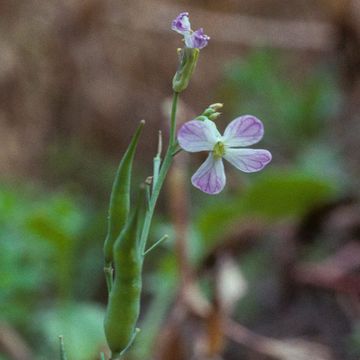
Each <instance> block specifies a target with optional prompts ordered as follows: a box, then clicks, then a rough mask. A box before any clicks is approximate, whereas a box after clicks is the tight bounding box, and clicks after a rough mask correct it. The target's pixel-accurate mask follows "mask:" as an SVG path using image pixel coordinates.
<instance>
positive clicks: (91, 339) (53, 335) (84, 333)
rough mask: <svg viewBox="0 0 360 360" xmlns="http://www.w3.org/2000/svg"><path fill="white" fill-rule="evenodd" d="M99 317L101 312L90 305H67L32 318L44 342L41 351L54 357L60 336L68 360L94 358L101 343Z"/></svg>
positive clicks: (102, 342) (101, 318)
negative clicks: (34, 319) (62, 337)
mask: <svg viewBox="0 0 360 360" xmlns="http://www.w3.org/2000/svg"><path fill="white" fill-rule="evenodd" d="M103 318H104V309H103V308H102V307H100V306H99V305H95V304H91V303H68V304H66V305H63V306H59V307H55V308H51V309H48V310H46V311H44V312H42V313H41V314H39V315H38V317H37V318H36V322H37V324H38V327H39V328H38V330H39V332H40V333H41V334H42V338H43V339H45V341H44V343H43V349H42V352H44V354H46V353H47V354H49V353H50V354H58V353H59V340H58V337H59V334H61V335H63V336H64V343H65V350H66V354H67V356H68V358H69V359H76V360H89V359H93V358H95V357H96V355H97V354H98V353H99V351H100V349H101V347H102V346H104V344H105V338H104V333H103V328H102V323H103ZM44 357H45V355H44ZM47 358H49V356H47ZM52 358H54V357H52Z"/></svg>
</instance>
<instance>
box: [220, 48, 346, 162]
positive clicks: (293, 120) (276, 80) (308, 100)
mask: <svg viewBox="0 0 360 360" xmlns="http://www.w3.org/2000/svg"><path fill="white" fill-rule="evenodd" d="M284 59H285V58H283V57H280V56H279V55H278V54H276V53H275V52H271V51H265V50H263V51H258V52H254V53H251V54H250V55H249V56H248V57H247V58H246V60H244V61H235V62H233V63H232V64H230V65H229V66H228V67H227V68H226V71H225V79H226V80H225V84H224V86H223V87H222V89H221V92H222V96H223V97H224V98H225V100H226V105H227V106H230V108H231V112H232V114H233V115H235V116H238V114H243V113H249V114H256V115H257V116H258V117H259V118H260V119H262V120H263V122H264V125H265V129H266V138H265V141H266V142H270V143H271V144H272V149H273V150H278V151H281V152H282V153H283V154H282V155H285V156H287V157H288V158H289V157H291V156H292V155H294V154H296V153H297V152H299V150H300V151H301V148H302V147H303V146H306V144H307V143H308V142H311V141H315V140H318V139H319V138H321V137H323V136H324V135H325V134H327V124H328V120H329V118H333V117H334V116H335V114H336V111H337V108H338V105H339V102H340V99H339V92H338V91H337V87H336V85H335V79H334V77H333V75H332V73H331V72H330V71H328V70H326V69H316V71H313V72H312V73H308V74H304V72H303V69H302V68H300V69H299V71H298V72H294V70H293V68H294V64H293V63H292V64H291V67H290V66H289V64H287V63H286V62H285V60H284ZM290 68H291V69H292V70H290Z"/></svg>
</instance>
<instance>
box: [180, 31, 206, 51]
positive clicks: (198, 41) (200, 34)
mask: <svg viewBox="0 0 360 360" xmlns="http://www.w3.org/2000/svg"><path fill="white" fill-rule="evenodd" d="M184 39H185V45H186V46H187V47H189V48H197V49H202V48H204V47H205V46H206V45H207V44H208V42H209V40H210V37H209V36H207V35H205V34H204V30H203V28H200V29H197V30H196V31H194V32H193V33H192V34H190V33H187V34H184Z"/></svg>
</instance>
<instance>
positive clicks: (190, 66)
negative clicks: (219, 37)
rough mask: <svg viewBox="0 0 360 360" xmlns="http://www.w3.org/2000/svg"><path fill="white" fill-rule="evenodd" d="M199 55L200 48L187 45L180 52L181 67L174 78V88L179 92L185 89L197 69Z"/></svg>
mask: <svg viewBox="0 0 360 360" xmlns="http://www.w3.org/2000/svg"><path fill="white" fill-rule="evenodd" d="M198 57H199V49H197V48H188V47H185V48H183V49H181V50H180V52H179V67H178V70H177V71H176V74H175V76H174V78H173V90H174V91H175V92H177V93H180V92H182V91H184V90H185V89H186V88H187V87H188V85H189V81H190V79H191V76H192V74H193V72H194V70H195V66H196V63H197V60H198Z"/></svg>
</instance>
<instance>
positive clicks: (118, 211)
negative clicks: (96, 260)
mask: <svg viewBox="0 0 360 360" xmlns="http://www.w3.org/2000/svg"><path fill="white" fill-rule="evenodd" d="M144 124H145V121H144V120H142V121H141V122H140V124H139V126H138V128H137V129H136V132H135V134H134V136H133V138H132V139H131V142H130V145H129V147H128V148H127V150H126V152H125V154H124V156H123V158H122V159H121V162H120V164H119V167H118V170H117V173H116V176H115V180H114V183H113V188H112V192H111V197H110V206H109V215H108V233H107V236H106V239H105V244H104V256H105V264H111V262H112V260H113V247H114V242H115V240H116V239H117V237H118V236H119V234H120V231H121V229H122V228H123V227H124V226H125V224H126V222H127V220H128V217H129V212H130V187H131V172H132V164H133V160H134V155H135V150H136V146H137V144H138V141H139V137H140V133H141V130H142V128H143V126H144Z"/></svg>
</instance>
